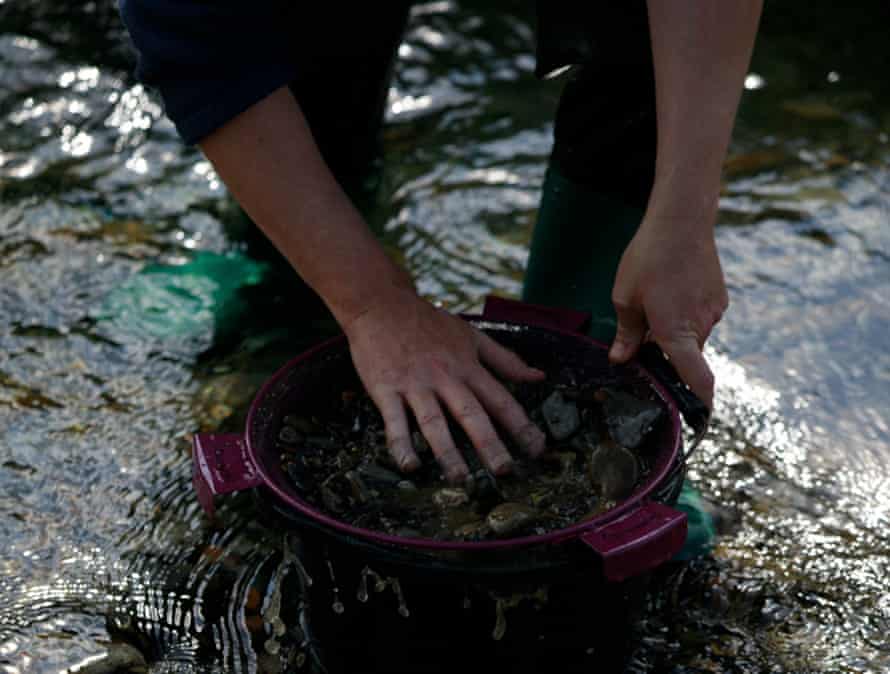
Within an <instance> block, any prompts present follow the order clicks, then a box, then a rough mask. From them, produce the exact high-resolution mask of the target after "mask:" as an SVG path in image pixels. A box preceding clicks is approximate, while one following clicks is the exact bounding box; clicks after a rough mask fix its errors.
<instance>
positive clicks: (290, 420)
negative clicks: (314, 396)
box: [281, 414, 318, 433]
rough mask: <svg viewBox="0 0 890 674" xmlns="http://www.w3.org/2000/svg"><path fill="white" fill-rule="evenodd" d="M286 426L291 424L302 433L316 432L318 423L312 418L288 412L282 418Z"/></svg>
mask: <svg viewBox="0 0 890 674" xmlns="http://www.w3.org/2000/svg"><path fill="white" fill-rule="evenodd" d="M281 421H282V422H283V423H284V425H285V426H290V427H291V428H293V429H294V430H296V431H299V432H300V433H316V432H317V431H318V425H317V424H315V423H313V422H312V420H311V419H306V418H305V417H298V416H297V415H296V414H286V415H285V416H284V419H282V420H281Z"/></svg>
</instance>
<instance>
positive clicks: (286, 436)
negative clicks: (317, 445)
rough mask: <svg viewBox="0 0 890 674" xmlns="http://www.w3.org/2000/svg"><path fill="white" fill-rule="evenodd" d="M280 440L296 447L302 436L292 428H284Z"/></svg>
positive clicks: (280, 432)
mask: <svg viewBox="0 0 890 674" xmlns="http://www.w3.org/2000/svg"><path fill="white" fill-rule="evenodd" d="M278 439H279V440H281V442H283V443H284V444H286V445H295V444H297V443H298V442H299V441H300V434H299V433H297V431H296V430H295V429H294V428H293V427H292V426H282V427H281V430H280V431H278Z"/></svg>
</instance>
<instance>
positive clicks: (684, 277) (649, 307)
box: [609, 214, 729, 408]
mask: <svg viewBox="0 0 890 674" xmlns="http://www.w3.org/2000/svg"><path fill="white" fill-rule="evenodd" d="M612 301H613V303H614V305H615V310H616V312H617V314H618V332H617V334H616V335H615V341H614V342H613V344H612V348H611V350H610V351H609V358H610V359H611V360H612V361H613V362H616V363H623V362H625V361H627V360H629V359H630V358H632V357H633V355H634V354H635V353H636V352H637V349H638V348H639V346H640V344H641V343H642V342H643V340H645V339H646V338H647V336H648V338H649V339H651V340H652V341H654V342H655V343H657V344H658V346H659V347H661V350H662V351H664V352H665V354H667V356H668V357H669V358H670V360H671V363H672V364H673V366H674V368H675V369H676V370H677V373H678V374H679V375H680V377H681V378H682V379H683V381H684V382H685V383H686V384H687V385H688V386H689V388H690V389H692V391H693V393H695V394H696V395H697V396H698V397H699V398H701V399H702V401H703V402H704V403H705V404H706V405H707V406H708V407H709V408H711V407H713V399H714V375H713V374H712V372H711V368H710V367H708V363H707V361H706V360H705V358H704V356H703V355H702V349H703V348H704V344H705V341H706V340H707V339H708V337H709V335H710V334H711V329H712V328H713V327H714V325H716V324H717V323H718V322H719V321H720V318H721V317H722V316H723V312H724V311H726V309H727V307H728V306H729V296H728V295H727V292H726V284H725V282H724V279H723V270H722V269H721V267H720V258H719V256H718V253H717V246H716V242H715V241H714V233H713V228H712V227H702V226H699V223H688V222H682V221H678V220H675V219H673V218H670V219H669V218H666V217H659V216H658V215H651V214H647V215H646V217H645V218H644V220H643V223H642V224H641V225H640V229H639V231H638V232H637V234H636V236H634V238H633V240H632V241H631V242H630V245H629V246H628V247H627V250H625V251H624V255H623V256H622V258H621V263H620V264H619V266H618V272H617V274H616V276H615V286H614V289H613V291H612Z"/></svg>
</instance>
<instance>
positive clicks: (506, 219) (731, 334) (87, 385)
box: [0, 0, 890, 673]
mask: <svg viewBox="0 0 890 674" xmlns="http://www.w3.org/2000/svg"><path fill="white" fill-rule="evenodd" d="M482 4H483V3H470V2H468V3H461V4H455V3H451V2H444V3H442V2H435V3H422V4H419V5H418V6H417V7H416V8H415V11H414V15H413V17H412V20H411V23H410V25H409V29H408V32H407V34H406V37H405V41H404V43H403V45H402V48H401V49H400V59H399V62H398V66H397V71H396V75H395V80H394V83H393V88H392V91H391V93H390V101H389V108H388V114H387V128H386V134H385V135H386V147H387V150H388V154H387V158H386V161H385V169H384V185H383V189H382V193H381V199H380V205H379V207H378V209H377V211H376V212H375V213H374V214H373V215H372V217H373V219H376V220H377V221H379V222H381V223H383V224H384V229H385V240H386V243H387V245H389V246H390V247H391V248H392V249H393V250H396V251H398V254H399V255H400V256H401V258H402V259H403V260H404V262H405V264H406V265H407V266H408V267H409V268H410V269H411V270H412V271H413V272H414V273H415V275H416V276H417V278H418V282H419V286H420V288H421V290H422V291H423V292H424V293H425V294H426V295H427V296H429V297H430V298H433V299H435V300H438V301H441V302H442V303H443V304H444V305H445V306H448V307H450V308H453V309H456V310H463V309H468V308H472V307H474V306H477V305H478V304H479V302H480V300H481V298H482V297H483V296H484V295H485V294H487V293H490V292H497V293H502V294H508V295H515V294H517V292H518V290H519V287H520V283H521V274H522V270H523V267H524V264H525V256H526V250H527V243H528V239H529V233H530V230H531V227H532V224H533V221H534V215H535V210H536V207H537V195H538V189H539V186H540V182H541V179H542V176H543V171H544V167H545V163H546V157H547V154H548V152H549V147H550V131H551V123H550V114H551V111H552V110H553V107H554V105H555V101H556V97H557V95H558V91H559V86H560V85H559V82H548V83H543V84H542V83H538V82H536V81H534V78H533V77H532V75H531V70H532V69H533V66H534V61H533V58H532V55H531V44H532V28H531V21H530V17H529V16H528V15H527V8H525V9H523V8H522V7H521V6H519V5H518V4H517V3H504V4H501V5H498V6H497V7H491V5H485V6H484V7H483V6H482ZM888 18H890V17H888V10H887V7H886V3H881V2H866V3H857V4H856V6H855V7H839V6H837V5H836V4H835V3H827V2H818V3H800V2H792V3H782V4H775V3H768V6H767V9H766V16H765V19H764V23H763V28H762V31H761V35H760V37H759V42H758V45H757V49H756V53H755V56H754V62H753V64H752V67H751V74H750V75H749V77H748V80H747V81H746V89H747V91H746V93H745V96H744V98H743V104H742V107H741V110H740V119H739V124H738V128H737V131H736V135H735V139H734V143H733V147H732V150H731V153H730V158H729V160H728V162H727V166H726V179H725V183H724V194H723V199H722V201H721V212H720V217H719V223H718V243H719V245H720V248H721V253H722V257H723V261H724V268H725V271H726V275H727V280H728V282H729V284H730V289H731V290H730V291H731V296H732V303H733V304H732V308H731V310H730V312H729V313H728V314H727V316H726V318H725V319H724V321H723V323H722V324H721V325H720V326H719V327H718V329H717V330H716V331H715V334H714V336H713V339H712V342H711V347H710V351H709V357H710V359H711V361H712V363H713V364H714V367H715V370H716V372H717V377H718V386H719V392H718V403H717V410H716V411H717V415H716V417H717V421H716V428H715V430H714V432H713V433H712V435H711V436H710V438H709V440H708V441H707V442H706V443H705V445H704V446H703V447H702V448H701V450H700V452H699V454H698V456H697V457H696V458H695V460H694V461H693V464H692V470H691V477H692V479H693V480H694V481H695V483H696V484H697V485H698V486H699V488H700V489H701V491H702V492H703V493H704V495H705V496H706V498H707V499H708V501H709V502H710V503H712V504H714V505H713V509H714V513H715V515H716V516H717V521H718V524H719V529H720V536H719V538H718V543H717V546H716V548H715V549H714V551H713V553H712V554H710V555H708V556H707V557H705V558H703V559H700V560H697V561H695V562H693V563H690V564H684V565H673V566H670V567H668V568H665V569H663V570H662V571H661V572H660V573H659V574H658V575H657V576H656V577H655V578H654V579H653V583H652V586H651V587H650V589H649V592H648V593H647V594H645V595H640V596H639V597H638V601H639V606H638V608H639V610H640V614H639V615H638V616H637V617H636V619H634V620H628V622H627V626H626V629H623V630H622V639H623V640H624V641H626V643H627V647H628V651H629V652H628V653H627V665H626V668H625V669H626V670H627V671H632V672H704V671H707V672H764V671H770V672H795V673H797V672H842V671H848V672H864V671H869V672H883V671H887V670H888V668H890V642H888V639H887V633H888V630H890V590H888V586H887V582H886V578H887V577H888V573H890V557H888V550H890V541H888V534H887V531H888V530H890V527H888V525H890V496H888V494H890V490H888V484H890V469H888V468H887V465H888V460H890V417H888V413H887V410H888V409H890V385H888V384H890V355H888V353H887V349H886V348H885V347H886V344H887V337H886V335H887V334H888V332H890V292H888V289H890V227H888V225H887V220H888V214H890V209H888V196H887V195H888V187H890V171H888V157H890V152H888V147H890V146H888V134H890V90H888V87H890V84H888V81H887V79H886V76H885V68H884V67H883V64H884V63H885V62H886V61H887V58H888V46H887V43H886V38H885V33H886V25H887V19H888ZM130 59H131V56H130V54H129V51H128V49H127V47H126V42H125V38H124V35H123V32H122V29H121V27H120V25H119V23H118V20H117V16H116V13H115V11H114V8H113V6H112V5H110V4H109V3H107V2H90V3H79V4H78V3H74V4H60V3H42V2H36V1H29V0H18V1H17V2H15V3H10V2H7V3H5V4H3V3H0V201H2V209H0V427H2V428H3V434H2V438H0V536H2V538H0V540H2V541H3V546H2V551H0V572H2V573H0V669H2V671H5V672H19V671H37V672H43V671H46V672H51V671H52V672H55V671H60V670H64V669H66V668H71V667H74V666H76V665H78V664H84V663H89V662H92V663H93V666H97V665H96V663H98V662H99V660H101V658H102V657H103V654H104V653H105V652H106V651H110V652H111V653H112V655H113V657H117V658H119V663H120V667H119V671H140V668H142V669H143V670H144V668H145V667H150V668H151V671H153V672H168V671H169V672H188V671H194V672H201V671H244V672H249V671H258V670H259V671H289V670H293V669H294V668H296V667H297V665H299V664H301V663H302V666H303V667H304V668H306V669H311V668H313V667H315V666H316V663H315V661H314V659H313V658H314V654H315V653H316V651H317V650H318V649H319V648H322V647H328V648H329V649H330V644H329V643H328V644H325V643H323V642H325V631H327V633H332V634H340V633H341V632H342V634H343V636H344V639H345V638H346V637H347V636H348V635H347V632H346V631H345V628H344V627H342V626H343V625H345V624H346V623H350V624H352V625H353V626H355V625H356V623H357V622H358V623H359V624H358V626H357V627H356V628H355V629H356V630H357V632H358V634H359V635H361V634H369V635H370V634H375V635H376V636H375V638H378V639H380V641H381V643H386V640H385V639H384V637H385V636H386V635H385V634H383V633H382V632H381V631H380V630H383V629H384V628H385V627H391V628H392V630H393V631H395V630H398V629H400V627H399V626H400V625H409V624H413V623H411V621H412V620H416V619H419V615H420V614H421V613H423V611H424V610H425V609H427V610H429V609H430V608H431V607H430V606H425V605H423V604H422V603H421V604H418V603H417V595H414V596H413V597H412V595H410V594H408V593H407V592H406V597H405V599H406V601H407V605H408V607H409V608H410V609H411V611H412V612H413V616H412V617H409V618H404V617H402V616H401V615H399V613H398V607H399V604H398V601H397V599H396V595H395V594H394V592H393V586H392V584H391V583H387V582H386V578H381V579H379V580H380V582H376V579H374V578H373V577H370V578H369V579H366V581H365V582H366V585H365V589H366V591H367V593H368V594H369V595H370V596H371V597H373V598H374V599H373V601H369V602H368V604H365V603H363V602H360V601H358V595H359V594H361V588H362V585H361V574H360V573H359V572H357V571H355V570H354V569H352V570H350V565H349V564H348V563H345V564H342V565H338V564H334V578H335V582H334V583H332V581H331V579H330V577H329V571H328V570H327V567H326V564H325V563H323V561H322V562H319V560H318V559H315V561H314V562H312V556H311V555H310V554H308V553H306V552H305V551H303V549H302V548H303V546H304V544H305V542H304V541H303V540H302V539H301V538H300V537H299V536H298V535H294V534H293V533H291V534H289V535H288V536H285V532H284V531H282V530H281V529H280V528H278V527H277V526H273V525H272V524H271V523H270V522H268V521H267V520H266V518H265V517H264V515H263V514H262V513H260V512H258V511H257V510H256V509H255V508H256V506H255V504H254V503H253V502H252V500H251V498H250V497H249V496H247V495H242V496H237V497H233V498H229V499H227V500H226V501H225V503H224V504H222V506H221V508H220V516H219V520H218V521H217V522H216V523H215V524H213V525H211V524H210V523H208V521H207V520H206V519H205V518H204V517H203V515H202V514H201V513H200V511H199V508H198V505H197V502H196V500H195V498H194V495H193V492H192V488H191V484H190V458H189V446H190V445H189V439H190V435H191V434H192V433H193V432H195V431H198V430H212V429H222V430H234V429H237V428H239V427H240V426H241V425H242V423H243V417H244V414H245V412H246V409H247V406H248V405H249V401H250V399H251V398H252V396H253V393H254V392H255V391H256V390H257V388H258V386H259V385H260V383H261V382H262V381H263V380H264V379H265V378H266V377H267V376H268V375H269V374H270V373H271V372H272V371H274V370H275V369H276V368H277V367H278V366H279V365H280V364H281V363H282V362H284V361H285V360H286V359H287V358H288V357H289V356H291V355H293V354H294V353H296V352H298V351H299V350H300V349H301V348H303V347H304V346H305V345H307V344H309V343H311V342H312V341H314V340H317V339H318V338H319V337H320V336H321V335H324V334H327V333H329V332H330V330H331V328H332V326H331V324H330V322H329V321H327V320H325V318H324V316H323V315H321V314H318V313H317V312H315V311H308V310H307V308H306V307H307V305H306V304H305V297H304V295H303V294H301V292H302V291H300V290H298V289H295V288H296V284H293V283H291V282H290V280H289V277H288V275H287V273H286V272H285V271H283V270H282V269H281V266H280V264H279V263H278V262H277V261H276V260H275V259H274V257H271V256H269V255H267V254H266V253H264V252H262V250H263V247H262V246H261V245H259V244H257V242H256V240H255V238H254V237H255V235H253V234H251V233H250V232H249V231H247V230H245V227H244V223H243V221H242V220H241V218H240V216H239V215H238V213H237V211H236V210H235V209H234V208H233V207H232V205H231V203H230V202H229V201H228V200H227V199H226V197H225V195H224V193H223V190H222V188H221V186H220V185H219V182H218V180H217V179H216V177H215V175H214V174H213V172H212V170H211V169H210V167H209V166H208V164H207V163H206V162H205V161H203V159H202V158H201V157H200V155H199V154H198V153H196V152H195V151H194V150H191V149H186V148H183V147H182V146H181V145H180V144H179V142H178V141H177V139H176V137H175V134H174V133H173V130H172V127H171V126H170V124H169V123H168V122H167V121H165V120H164V118H163V116H162V113H161V109H160V107H159V105H158V102H157V100H156V99H155V98H154V97H153V96H152V95H151V94H150V93H149V92H146V91H145V90H144V89H143V88H142V87H141V86H139V85H138V84H136V83H135V82H134V81H133V80H132V78H131V76H130V75H129V64H130ZM209 278H215V279H217V280H216V281H214V282H208V279H209ZM310 316H311V317H312V318H311V319H310V318H309V317H310ZM315 316H318V318H317V320H316V319H315ZM299 559H305V560H306V561H307V566H310V567H311V569H310V570H311V572H312V575H313V577H314V578H315V579H316V583H315V584H314V585H313V589H312V591H311V592H310V591H306V587H305V584H306V579H305V576H304V574H303V571H301V566H300V564H299V562H298V560H299ZM313 563H314V566H313V565H312V564H313ZM333 587H337V588H338V589H339V595H338V596H340V597H341V598H342V602H343V604H344V606H345V609H346V610H345V612H344V613H343V614H342V615H341V614H338V613H336V612H334V611H333V608H330V609H329V608H328V607H332V606H333V604H334V600H335V596H334V594H333ZM378 587H379V588H380V592H375V589H377V588H378ZM369 588H370V589H369ZM300 598H302V599H300ZM458 601H460V602H462V597H455V605H456V603H457V602H458ZM534 603H535V602H534V601H533V600H531V599H530V600H528V601H525V602H518V605H517V606H516V607H514V608H513V609H511V611H512V613H511V611H508V612H507V614H506V616H507V623H506V624H507V632H506V635H507V636H506V639H507V642H506V643H511V642H510V639H514V640H518V638H519V635H522V636H523V637H526V636H530V637H533V636H534V634H533V632H534V625H535V622H534V616H535V615H536V614H535V611H534V610H533V606H534ZM473 606H474V608H473V615H475V616H476V617H477V618H478V624H477V623H475V622H473V621H472V620H469V619H467V621H466V622H467V623H468V624H473V625H475V626H476V627H477V631H478V632H480V633H482V632H484V637H485V640H484V642H485V643H490V644H491V649H493V652H496V651H497V644H496V643H494V642H491V641H490V640H489V637H488V634H489V630H492V629H494V628H495V626H496V624H497V622H496V605H495V602H493V601H492V600H491V599H490V598H487V597H480V598H478V601H476V602H475V603H474V605H473ZM369 607H370V608H369ZM442 611H443V616H444V615H450V614H449V613H448V611H450V608H449V609H447V610H446V609H444V608H443V609H442ZM526 612H527V613H528V615H526ZM368 613H370V614H371V615H373V623H372V621H371V620H370V619H369V618H368ZM603 613H604V612H603V611H602V606H601V605H598V606H594V607H593V608H591V609H589V611H588V613H586V614H585V613H580V614H579V615H577V616H563V618H565V619H567V620H568V622H570V623H571V624H572V625H573V628H576V627H577V626H578V625H584V626H589V627H590V630H591V632H593V633H594V637H595V636H596V634H595V633H596V631H597V629H598V628H597V627H596V625H597V624H598V623H597V622H596V621H597V620H598V619H599V618H602V617H603ZM310 614H311V615H314V616H315V617H314V618H313V620H311V621H310V620H309V616H310ZM609 615H610V616H611V615H612V614H609ZM344 616H345V617H344ZM360 616H361V620H358V621H357V618H358V617H360ZM511 616H513V618H511ZM529 616H530V617H529ZM570 619H574V620H570ZM340 620H342V621H344V622H342V623H341V622H338V621H340ZM362 620H364V621H365V623H364V625H362V624H360V623H361V621H362ZM474 620H475V619H474ZM511 620H512V622H511ZM350 621H351V622H350ZM400 621H402V622H400ZM316 623H317V624H318V625H319V626H320V630H315V631H314V630H313V625H315V624H316ZM371 624H373V625H375V627H376V629H377V631H372V630H371V627H370V626H371ZM338 625H339V627H338ZM404 629H405V630H407V629H408V628H407V627H405V628H404ZM567 629H568V628H567ZM338 630H340V631H341V632H338ZM362 630H365V631H364V632H363V631H362ZM524 630H530V631H528V632H526V631H524ZM603 634H607V632H602V633H601V634H600V636H602V635H603ZM353 636H354V635H353ZM413 638H414V639H415V640H422V638H423V635H414V637H413ZM468 638H469V637H468ZM368 641H372V640H371V639H368ZM594 641H595V639H594ZM600 641H603V639H600ZM418 643H420V642H418ZM479 643H480V644H482V643H483V641H482V640H480V641H479ZM513 643H515V641H514V642H513ZM528 643H533V639H530V640H529V642H528ZM591 643H593V641H592V642H591ZM123 644H129V645H130V646H132V647H135V650H133V649H132V648H131V649H128V648H127V647H126V646H125V645H123ZM428 645H429V647H430V649H433V650H431V651H430V652H435V651H434V646H435V644H432V643H429V644H428ZM575 645H576V646H581V642H579V643H577V644H575ZM527 648H528V646H527ZM397 649H398V646H396V652H398V650H397ZM530 651H531V652H533V653H534V652H538V653H540V652H544V648H543V647H541V648H540V649H538V648H537V647H535V648H531V649H530ZM584 656H585V657H587V658H591V659H592V660H591V662H593V663H594V664H593V665H592V666H596V664H597V663H598V664H600V666H601V665H602V659H601V658H602V657H604V656H603V655H602V654H601V651H600V650H597V648H594V649H593V651H592V652H591V653H587V652H586V650H585V653H584ZM331 657H334V656H331ZM479 657H482V656H479ZM334 659H336V658H334ZM107 662H108V661H106V664H107ZM146 662H147V663H149V664H145V663H146ZM437 662H439V661H437ZM501 662H503V661H501ZM282 663H284V664H282ZM427 664H429V663H427ZM434 664H435V663H434ZM127 668H129V670H128V669H127ZM416 671H421V670H420V669H417V670H416ZM430 671H435V670H430Z"/></svg>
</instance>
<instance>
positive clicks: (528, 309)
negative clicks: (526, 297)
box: [482, 295, 590, 333]
mask: <svg viewBox="0 0 890 674" xmlns="http://www.w3.org/2000/svg"><path fill="white" fill-rule="evenodd" d="M482 318H483V320H486V321H506V322H508V323H524V324H526V325H535V326H538V327H541V328H555V329H557V330H565V331H566V332H577V333H584V332H586V329H587V325H588V323H589V322H590V314H588V313H585V312H583V311H576V310H575V309H566V308H563V307H547V306H543V305H541V304H528V303H526V302H520V301H519V300H509V299H506V298H504V297H496V296H495V295H489V296H488V297H486V298H485V308H484V309H483V310H482Z"/></svg>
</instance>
